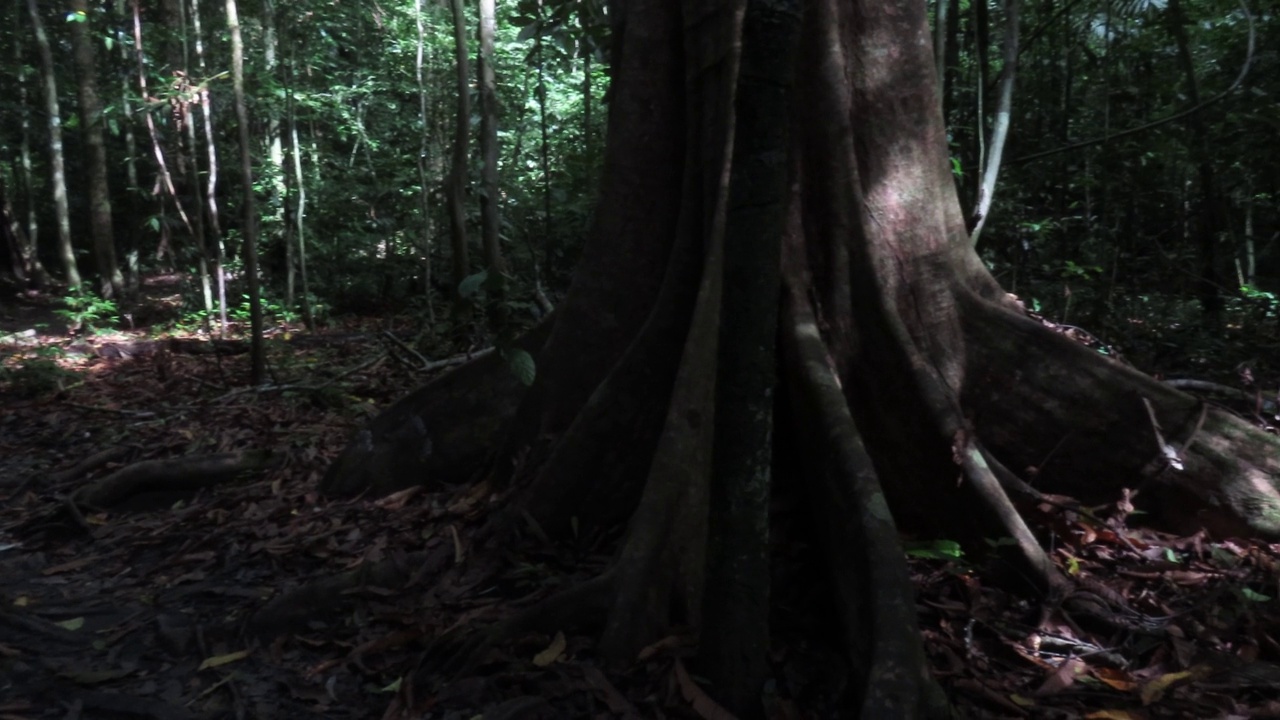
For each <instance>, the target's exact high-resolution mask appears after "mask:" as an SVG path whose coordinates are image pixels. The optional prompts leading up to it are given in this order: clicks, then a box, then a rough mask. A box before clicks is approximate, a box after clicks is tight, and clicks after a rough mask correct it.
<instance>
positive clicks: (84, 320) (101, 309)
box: [54, 287, 120, 333]
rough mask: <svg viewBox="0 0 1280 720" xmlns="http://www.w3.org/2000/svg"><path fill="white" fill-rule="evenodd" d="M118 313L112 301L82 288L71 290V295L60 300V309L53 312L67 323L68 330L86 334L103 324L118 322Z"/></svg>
mask: <svg viewBox="0 0 1280 720" xmlns="http://www.w3.org/2000/svg"><path fill="white" fill-rule="evenodd" d="M118 312H119V308H118V307H117V306H116V302H115V301H114V300H109V299H106V298H103V297H101V296H99V295H98V294H97V293H95V292H93V291H92V290H87V289H85V288H83V287H80V288H75V289H73V290H72V291H71V294H69V295H67V296H66V297H64V298H62V307H61V308H59V309H57V310H54V313H55V314H56V315H58V317H61V318H63V319H64V320H66V321H67V326H68V329H69V330H71V331H72V332H86V333H93V332H95V331H96V330H99V329H101V328H102V326H103V325H105V324H108V323H111V324H114V323H116V322H118V321H119V320H120V318H119V316H118V315H117V313H118Z"/></svg>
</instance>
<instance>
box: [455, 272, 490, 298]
mask: <svg viewBox="0 0 1280 720" xmlns="http://www.w3.org/2000/svg"><path fill="white" fill-rule="evenodd" d="M488 278H489V273H488V272H486V271H484V270H481V271H480V272H478V273H476V274H475V275H468V276H466V277H465V278H463V280H462V282H460V283H458V297H463V298H469V297H471V296H472V295H475V294H476V293H477V292H478V291H479V290H480V286H481V285H483V284H484V281H485V280H487V279H488Z"/></svg>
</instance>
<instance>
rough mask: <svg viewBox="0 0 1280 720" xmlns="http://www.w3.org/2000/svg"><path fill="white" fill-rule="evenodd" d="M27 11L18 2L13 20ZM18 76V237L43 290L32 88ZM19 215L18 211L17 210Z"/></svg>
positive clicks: (17, 45) (16, 37) (17, 38)
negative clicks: (22, 222)
mask: <svg viewBox="0 0 1280 720" xmlns="http://www.w3.org/2000/svg"><path fill="white" fill-rule="evenodd" d="M25 11H26V7H25V0H15V7H14V17H15V18H20V17H22V15H23V13H24V12H25ZM22 40H23V36H22V33H21V32H14V33H13V66H14V67H16V68H24V64H23V62H22V58H23V42H22ZM17 76H18V108H17V112H18V118H19V126H20V127H21V133H22V134H21V137H20V138H19V140H18V167H17V172H16V175H17V180H16V182H17V184H18V187H17V188H16V189H15V190H14V192H15V194H19V195H20V196H21V197H22V198H23V200H24V202H23V207H25V208H26V231H25V232H23V233H22V234H20V235H15V237H20V238H23V242H22V244H21V247H20V248H19V252H20V253H21V255H22V265H23V271H24V272H25V273H26V277H28V278H30V279H31V280H33V281H34V282H35V284H36V286H37V287H43V286H44V285H47V284H48V283H49V272H48V271H47V270H45V268H44V263H43V262H41V260H40V252H39V248H38V246H37V240H38V238H39V230H40V218H39V214H38V213H37V212H36V203H35V173H34V172H33V170H32V161H31V105H30V99H31V98H30V93H29V84H28V82H27V72H26V70H25V68H24V69H23V70H20V71H19V72H18V73H17ZM15 213H16V210H15ZM14 220H15V222H17V221H19V218H18V216H17V215H16V214H15V215H14Z"/></svg>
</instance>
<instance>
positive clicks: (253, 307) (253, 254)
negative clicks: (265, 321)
mask: <svg viewBox="0 0 1280 720" xmlns="http://www.w3.org/2000/svg"><path fill="white" fill-rule="evenodd" d="M226 9H227V28H228V29H230V30H231V76H232V83H233V85H234V88H235V103H236V124H237V125H238V126H239V131H240V132H239V134H240V175H241V177H240V182H241V185H242V186H241V194H242V203H243V205H244V207H243V208H242V209H243V211H244V226H243V227H242V228H241V232H242V234H243V235H244V272H245V275H246V276H247V277H246V281H247V284H248V288H247V290H248V294H249V322H250V325H251V328H250V332H251V339H252V342H253V349H252V350H251V351H250V354H251V357H252V360H251V361H250V362H251V368H250V376H249V381H250V382H251V383H252V384H254V385H261V384H262V382H263V381H264V380H265V379H266V376H267V357H266V348H265V347H264V345H263V338H262V289H261V287H260V285H259V283H260V279H259V277H258V211H257V204H258V203H257V197H256V196H255V195H254V192H253V147H252V145H251V144H250V143H251V138H250V134H249V108H248V107H247V106H246V105H245V99H244V42H243V40H242V39H241V37H240V16H239V14H238V13H237V11H236V0H227V1H226Z"/></svg>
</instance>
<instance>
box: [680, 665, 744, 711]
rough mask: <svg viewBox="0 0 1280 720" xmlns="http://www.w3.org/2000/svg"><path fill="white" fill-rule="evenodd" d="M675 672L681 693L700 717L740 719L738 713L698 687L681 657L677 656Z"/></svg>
mask: <svg viewBox="0 0 1280 720" xmlns="http://www.w3.org/2000/svg"><path fill="white" fill-rule="evenodd" d="M675 674H676V682H677V683H679V684H680V693H681V694H682V695H684V699H685V700H688V701H689V704H690V705H691V706H693V711H694V712H696V713H698V717H701V718H702V719H703V720H738V718H737V716H736V715H734V714H733V713H731V712H729V711H728V710H725V709H724V708H723V707H721V706H720V703H718V702H716V701H715V700H712V699H711V696H709V695H707V693H706V691H704V690H703V689H702V688H700V687H698V683H696V682H694V681H693V678H691V677H689V672H688V671H687V670H685V669H684V663H683V662H681V661H680V658H676V662H675Z"/></svg>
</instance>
